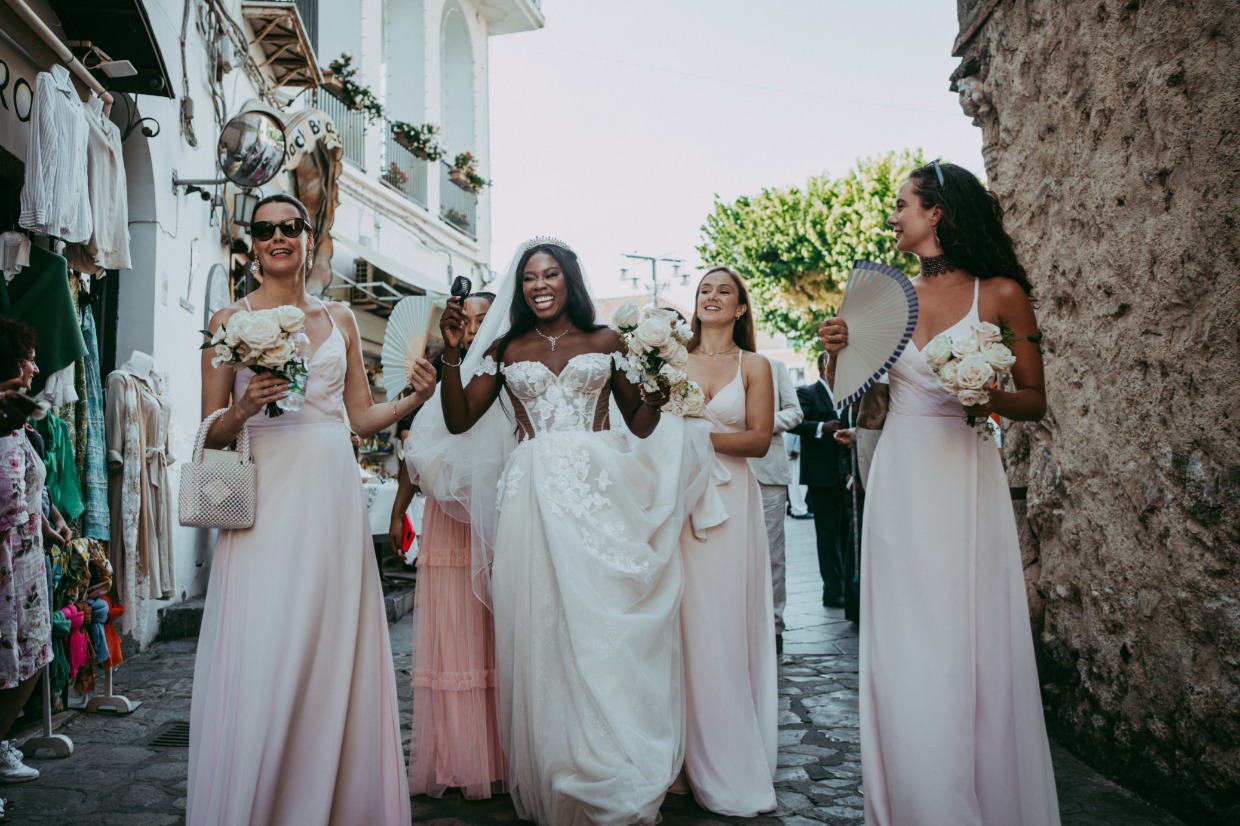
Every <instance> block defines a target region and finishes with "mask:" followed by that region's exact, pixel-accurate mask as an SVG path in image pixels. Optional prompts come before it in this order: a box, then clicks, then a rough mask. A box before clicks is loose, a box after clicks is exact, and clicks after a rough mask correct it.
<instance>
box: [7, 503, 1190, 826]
mask: <svg viewBox="0 0 1240 826" xmlns="http://www.w3.org/2000/svg"><path fill="white" fill-rule="evenodd" d="M788 532H789V548H788V579H789V587H788V591H789V605H788V610H787V614H786V621H787V624H788V630H787V632H786V633H785V635H784V641H785V647H784V652H785V656H784V660H783V662H782V663H781V664H780V673H779V691H780V721H779V722H780V731H779V774H778V776H777V783H776V789H777V791H778V795H779V811H778V812H777V813H775V814H773V815H769V816H765V817H758V818H750V819H742V818H731V817H720V816H718V815H714V814H711V813H709V812H705V811H703V810H702V809H700V808H698V807H697V806H696V805H694V803H693V801H692V799H691V798H689V797H687V796H676V795H671V796H669V798H668V800H667V802H666V803H665V804H664V806H663V815H664V822H665V823H667V824H672V825H673V826H709V825H710V824H724V823H750V824H759V825H760V826H768V825H770V826H773V824H781V825H782V826H809V824H817V823H827V824H858V823H860V822H861V820H862V815H861V788H860V782H861V754H860V744H859V733H858V723H857V635H856V628H855V626H853V625H852V624H851V623H849V622H847V621H846V620H844V619H843V616H842V613H843V612H842V611H840V610H835V609H824V608H822V607H821V605H820V604H819V601H818V599H817V597H818V595H819V594H820V593H821V591H820V588H821V585H820V580H819V579H818V572H817V562H816V556H815V553H814V544H813V543H814V538H813V536H814V533H813V523H812V522H810V521H795V520H789V521H788ZM391 637H392V648H393V651H394V652H396V653H395V658H396V668H397V670H398V675H397V680H398V687H399V689H400V699H401V709H402V715H401V716H402V721H403V723H404V727H405V738H406V745H407V744H408V743H407V741H408V737H409V716H410V686H409V670H410V649H411V646H412V629H411V622H410V618H409V617H408V616H405V617H404V618H402V619H401V620H399V621H398V622H396V623H394V624H393V625H392V626H391ZM194 647H195V641H194V640H182V641H175V642H163V643H157V644H155V645H153V646H151V648H149V649H148V650H147V651H145V652H143V653H142V654H138V655H131V656H130V658H129V659H128V661H127V662H126V664H125V665H124V666H123V667H122V668H121V669H120V670H119V671H118V672H117V675H116V688H115V690H116V691H117V693H120V694H125V695H127V696H128V697H129V698H130V699H131V700H141V701H142V705H141V706H140V707H139V708H138V709H137V710H136V711H134V712H133V713H131V714H129V715H126V716H117V715H114V714H111V713H106V712H105V713H99V714H85V713H82V712H74V711H70V712H65V713H62V714H60V715H58V716H57V719H56V721H55V726H56V730H57V732H59V733H62V734H65V735H68V736H69V737H70V738H71V739H72V741H73V743H74V746H75V751H74V754H73V755H72V756H70V757H68V758H65V759H32V760H31V761H30V764H31V765H33V766H35V767H37V768H38V769H39V770H40V771H41V772H42V776H41V777H40V778H39V779H38V780H36V781H34V782H31V783H26V784H23V785H21V786H8V787H7V788H4V789H2V790H0V795H3V796H4V797H7V798H9V799H11V800H14V801H16V804H17V805H16V808H15V810H14V815H15V821H16V822H20V823H31V824H64V823H72V822H88V823H90V824H92V826H162V824H169V826H171V824H178V823H181V822H183V821H184V814H185V793H186V792H185V788H186V779H185V778H186V764H187V760H188V757H187V751H186V749H185V748H184V747H183V746H179V747H178V746H171V747H161V746H155V745H152V743H151V741H152V740H153V739H154V738H155V737H157V736H158V735H159V734H161V733H163V732H164V731H165V730H166V729H167V728H168V727H169V726H170V725H172V724H175V723H180V722H188V720H189V703H190V692H191V689H192V685H193V667H194ZM254 690H255V691H281V690H291V689H289V688H287V687H281V686H278V685H275V686H272V685H264V684H261V683H259V682H256V683H255V687H254ZM19 725H21V724H19ZM31 733H33V732H32V731H31V730H30V729H29V727H28V726H27V728H26V729H24V730H19V732H18V739H19V740H22V739H24V738H25V737H26V736H28V735H29V734H31ZM1052 756H1053V759H1054V763H1055V775H1056V779H1057V781H1058V784H1059V799H1060V807H1061V810H1062V813H1063V822H1064V824H1065V826H1111V825H1112V824H1124V826H1177V825H1178V826H1182V824H1180V821H1178V820H1176V819H1175V818H1173V817H1171V816H1170V815H1168V814H1166V813H1164V812H1162V811H1161V810H1159V809H1156V808H1155V807H1153V806H1151V805H1150V804H1148V803H1145V802H1144V801H1142V800H1141V799H1139V798H1137V797H1136V796H1134V795H1133V794H1132V793H1130V792H1128V791H1126V790H1125V789H1123V788H1121V787H1119V786H1117V785H1115V784H1113V783H1111V782H1109V781H1108V780H1106V779H1105V778H1103V777H1101V776H1100V775H1099V774H1098V773H1097V772H1095V771H1093V770H1092V769H1090V768H1089V767H1088V766H1086V765H1085V764H1083V763H1081V762H1080V761H1079V760H1077V759H1076V758H1074V757H1073V756H1072V755H1070V754H1069V753H1068V752H1066V751H1065V750H1063V749H1062V748H1059V747H1057V746H1055V745H1054V744H1052ZM516 820H517V817H516V813H515V812H514V811H513V809H512V805H511V804H510V803H509V800H508V798H507V797H499V798H496V799H494V800H491V801H486V802H467V801H465V800H463V799H462V798H461V797H460V796H459V795H456V794H454V793H450V794H448V795H447V796H445V797H444V798H443V799H442V800H433V799H431V798H427V797H417V798H415V799H414V801H413V821H414V822H415V823H433V824H436V826H463V825H465V824H494V823H512V822H514V821H516ZM359 826H366V825H365V824H359Z"/></svg>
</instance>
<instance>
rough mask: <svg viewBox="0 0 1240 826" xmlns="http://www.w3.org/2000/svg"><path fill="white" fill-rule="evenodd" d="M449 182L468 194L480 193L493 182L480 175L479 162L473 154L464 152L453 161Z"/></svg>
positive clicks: (449, 172)
mask: <svg viewBox="0 0 1240 826" xmlns="http://www.w3.org/2000/svg"><path fill="white" fill-rule="evenodd" d="M448 180H450V181H452V183H454V184H456V185H457V186H459V187H460V188H461V189H463V190H465V191H466V192H478V191H479V190H480V189H482V188H483V187H484V186H490V185H491V182H490V181H488V180H487V179H486V178H484V177H482V176H481V175H479V174H478V160H477V159H476V158H475V157H474V156H473V153H471V152H462V153H461V154H459V155H457V156H456V158H455V159H453V161H452V166H451V168H449V169H448Z"/></svg>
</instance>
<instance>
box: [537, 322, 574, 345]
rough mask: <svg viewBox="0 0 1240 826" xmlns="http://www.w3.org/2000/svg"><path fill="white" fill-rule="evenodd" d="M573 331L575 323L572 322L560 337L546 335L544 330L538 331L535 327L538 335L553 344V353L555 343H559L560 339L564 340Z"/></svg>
mask: <svg viewBox="0 0 1240 826" xmlns="http://www.w3.org/2000/svg"><path fill="white" fill-rule="evenodd" d="M572 331H573V323H572V322H571V321H570V322H569V323H568V326H567V327H565V328H564V332H562V333H560V334H559V335H558V336H549V335H547V334H546V333H544V332H543V331H542V330H540V329H538V327H537V326H535V327H534V332H536V333H538V334H539V335H540V336H542V337H543V338H545V339H546V340H547V341H549V342H551V352H553V353H554V352H555V343H556V342H557V341H559V340H560V339H562V338H564V336H566V335H568V334H569V333H571V332H572Z"/></svg>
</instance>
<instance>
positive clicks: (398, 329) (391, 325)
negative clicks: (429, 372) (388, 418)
mask: <svg viewBox="0 0 1240 826" xmlns="http://www.w3.org/2000/svg"><path fill="white" fill-rule="evenodd" d="M443 309H444V304H443V301H442V300H436V299H433V298H428V297H427V296H424V295H414V296H410V297H409V298H402V299H401V300H400V302H399V303H398V304H397V305H396V306H395V307H394V308H393V309H392V315H391V317H389V318H388V323H387V330H386V331H385V332H384V334H383V350H382V351H381V352H380V354H379V361H380V364H381V365H382V366H383V387H384V389H385V390H387V396H388V398H389V399H395V398H396V397H397V396H399V395H400V393H401V391H403V390H404V389H405V388H406V387H408V386H409V376H410V375H411V374H412V373H413V365H414V362H416V361H417V360H418V359H420V358H423V357H426V354H427V353H428V352H430V353H431V355H432V356H433V355H435V353H436V352H437V351H439V350H442V349H443V339H442V338H440V334H439V318H440V316H442V315H443Z"/></svg>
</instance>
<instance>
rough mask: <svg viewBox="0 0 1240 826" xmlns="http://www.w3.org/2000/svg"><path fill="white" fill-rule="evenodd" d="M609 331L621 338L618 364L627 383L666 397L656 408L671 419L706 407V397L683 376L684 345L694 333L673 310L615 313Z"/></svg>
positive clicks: (628, 309) (629, 308)
mask: <svg viewBox="0 0 1240 826" xmlns="http://www.w3.org/2000/svg"><path fill="white" fill-rule="evenodd" d="M611 327H612V329H613V330H615V331H616V332H617V333H618V334H619V335H620V342H621V345H622V346H623V348H624V351H623V353H621V356H620V359H619V360H618V363H619V365H620V367H621V368H622V369H623V370H624V373H625V375H626V376H628V379H629V381H631V382H633V383H634V384H639V385H641V387H642V389H643V390H645V391H646V392H647V393H660V392H663V393H666V394H667V395H668V401H667V402H666V403H665V404H664V405H663V406H662V407H661V408H659V409H660V410H662V411H664V412H665V413H671V414H672V415H674V416H697V415H700V414H701V412H702V410H703V409H704V408H705V407H706V397H705V395H704V394H703V393H702V388H701V387H699V386H698V385H697V382H694V381H690V380H689V374H688V373H687V372H685V370H686V368H687V367H688V366H689V351H688V349H686V347H685V345H686V344H688V343H689V340H690V339H691V338H693V330H692V329H691V328H690V327H689V325H688V324H686V323H685V322H684V321H682V320H681V319H680V317H679V315H678V314H677V313H676V311H675V310H662V309H658V308H654V307H647V308H646V309H645V310H644V311H642V312H639V311H638V309H637V307H636V306H634V305H632V304H625V305H624V306H623V307H621V308H620V309H618V310H616V314H615V316H613V318H612V322H611Z"/></svg>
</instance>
